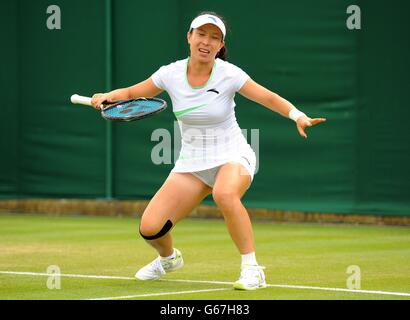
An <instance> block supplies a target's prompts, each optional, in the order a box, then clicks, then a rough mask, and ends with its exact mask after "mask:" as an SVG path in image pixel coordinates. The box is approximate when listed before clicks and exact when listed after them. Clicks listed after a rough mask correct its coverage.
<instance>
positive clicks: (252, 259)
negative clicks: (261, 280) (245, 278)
mask: <svg viewBox="0 0 410 320" xmlns="http://www.w3.org/2000/svg"><path fill="white" fill-rule="evenodd" d="M241 257H242V266H243V265H245V264H247V265H252V266H257V265H258V262H256V256H255V252H251V253H247V254H242V255H241Z"/></svg>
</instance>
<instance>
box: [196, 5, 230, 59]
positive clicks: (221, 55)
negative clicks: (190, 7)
mask: <svg viewBox="0 0 410 320" xmlns="http://www.w3.org/2000/svg"><path fill="white" fill-rule="evenodd" d="M203 14H211V15H213V16H216V17H218V18H219V19H221V20H222V22H223V23H224V25H225V27H227V25H226V21H225V18H224V17H222V16H221V15H219V14H217V13H215V12H213V11H202V12H200V13H199V14H198V15H197V16H196V17H195V18H197V17H199V16H202V15H203ZM189 32H191V33H192V30H189ZM227 57H228V49H227V48H226V45H224V46H223V47H222V48H221V50H219V52H218V53H217V54H216V57H215V59H217V58H219V59H221V60H224V61H226V59H227Z"/></svg>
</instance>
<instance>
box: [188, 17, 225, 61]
mask: <svg viewBox="0 0 410 320" xmlns="http://www.w3.org/2000/svg"><path fill="white" fill-rule="evenodd" d="M187 37H188V43H189V46H190V49H191V58H193V59H198V60H199V61H200V62H212V61H213V60H214V59H215V56H216V55H217V53H218V51H219V50H220V49H221V48H222V47H223V46H224V42H223V39H222V32H221V30H219V28H218V27H217V26H215V25H213V24H205V25H203V26H201V27H199V28H197V29H194V30H192V33H190V32H188V35H187Z"/></svg>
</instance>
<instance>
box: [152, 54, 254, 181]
mask: <svg viewBox="0 0 410 320" xmlns="http://www.w3.org/2000/svg"><path fill="white" fill-rule="evenodd" d="M188 61H189V58H186V59H183V60H179V61H176V62H173V63H171V64H169V65H166V66H162V67H161V68H160V69H159V70H158V71H156V72H155V73H154V74H153V75H152V76H151V79H152V81H153V82H154V84H155V86H157V87H158V88H160V89H162V90H165V91H167V92H168V94H169V96H170V98H171V100H172V108H173V112H174V114H175V117H176V119H177V121H178V124H179V128H180V131H181V137H182V142H181V152H180V154H179V158H178V160H177V161H176V162H175V166H174V168H173V169H172V172H191V173H192V174H194V175H195V176H197V177H198V178H200V179H201V180H202V181H203V182H205V183H206V184H208V185H209V186H211V187H212V186H213V184H214V182H215V176H216V174H217V172H218V170H219V168H220V166H221V165H223V164H225V163H228V162H237V163H240V164H242V165H243V167H244V168H245V169H246V172H244V173H245V174H249V175H250V176H251V179H253V175H254V173H255V167H256V156H255V152H254V151H253V150H252V148H251V146H250V145H249V144H248V142H247V141H246V139H245V137H244V135H243V134H242V132H241V129H240V127H239V125H238V122H237V121H236V117H235V102H234V97H235V93H236V92H237V91H239V90H240V89H241V88H242V86H243V85H244V84H245V82H246V81H247V80H248V79H249V76H248V75H247V74H246V73H245V72H244V71H243V70H242V69H240V68H238V67H237V66H235V65H233V64H231V63H229V62H226V61H223V60H221V59H216V60H215V64H214V66H213V69H212V73H211V76H210V78H209V80H208V82H207V83H206V84H205V85H203V86H201V87H193V86H191V85H190V84H189V82H188V78H187V67H188Z"/></svg>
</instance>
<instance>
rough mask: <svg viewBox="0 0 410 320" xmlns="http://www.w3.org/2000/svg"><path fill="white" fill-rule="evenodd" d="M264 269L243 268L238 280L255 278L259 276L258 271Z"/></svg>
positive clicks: (260, 267) (254, 267)
mask: <svg viewBox="0 0 410 320" xmlns="http://www.w3.org/2000/svg"><path fill="white" fill-rule="evenodd" d="M263 269H265V267H264V266H245V267H243V268H242V270H241V276H240V278H241V279H243V278H247V277H249V276H252V277H254V276H255V277H256V276H259V275H260V271H261V270H263Z"/></svg>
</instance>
